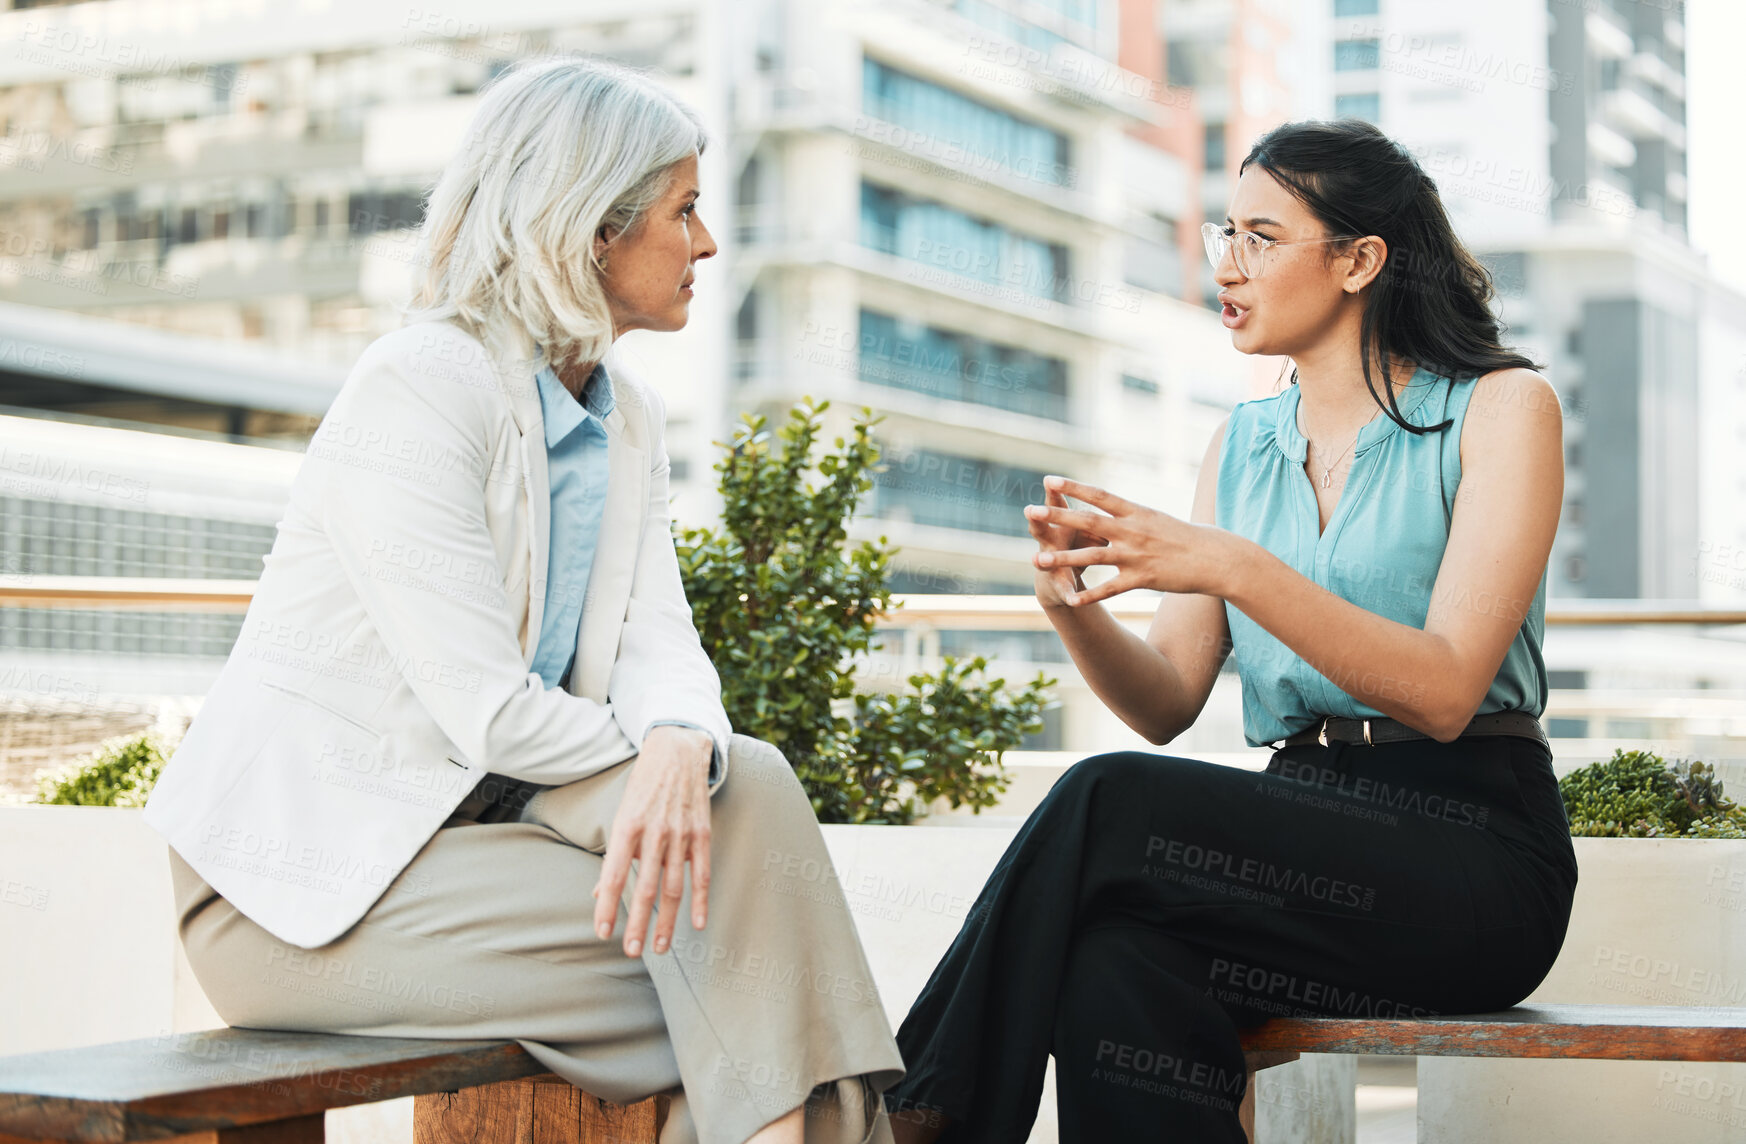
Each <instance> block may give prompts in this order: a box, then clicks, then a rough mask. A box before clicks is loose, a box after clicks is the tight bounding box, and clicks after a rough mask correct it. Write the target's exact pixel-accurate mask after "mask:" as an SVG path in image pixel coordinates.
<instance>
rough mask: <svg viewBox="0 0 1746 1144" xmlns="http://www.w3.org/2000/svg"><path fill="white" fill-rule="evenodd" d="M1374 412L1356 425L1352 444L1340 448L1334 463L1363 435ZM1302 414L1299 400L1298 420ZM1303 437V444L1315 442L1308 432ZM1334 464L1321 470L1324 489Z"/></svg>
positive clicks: (1329, 479)
mask: <svg viewBox="0 0 1746 1144" xmlns="http://www.w3.org/2000/svg"><path fill="white" fill-rule="evenodd" d="M1381 412H1382V410H1381V409H1380V408H1378V409H1377V411H1376V413H1381ZM1376 413H1372V414H1371V415H1370V420H1369V421H1366V422H1364V424H1363V425H1360V426H1358V432H1356V433H1354V434H1353V435H1352V444H1351V445H1347V446H1346V448H1345V449H1341V450H1340V456H1339V457H1335V458H1334V465H1337V464H1339V463H1340V458H1341V457H1344V456H1345V455H1346V451H1347V450H1348V449H1350V448H1352V445H1356V444H1357V443H1358V438H1360V437H1362V436H1363V435H1364V428H1365V426H1367V425H1369V424H1370V422H1371V421H1374V420H1376ZM1302 414H1303V405H1302V403H1301V402H1300V403H1299V405H1298V415H1299V420H1302ZM1300 432H1301V430H1300ZM1303 439H1304V443H1305V444H1308V445H1312V446H1313V445H1314V444H1315V442H1313V441H1311V440H1310V439H1309V434H1307V433H1305V434H1303ZM1334 465H1329V466H1328V467H1327V468H1325V469H1323V470H1322V487H1323V488H1324V489H1325V488H1328V487H1329V485H1330V483H1331V478H1332V474H1333V472H1334Z"/></svg>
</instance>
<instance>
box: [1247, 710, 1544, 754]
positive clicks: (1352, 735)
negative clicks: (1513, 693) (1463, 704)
mask: <svg viewBox="0 0 1746 1144" xmlns="http://www.w3.org/2000/svg"><path fill="white" fill-rule="evenodd" d="M1475 735H1519V736H1521V737H1522V738H1524V739H1533V740H1535V741H1537V742H1540V743H1543V744H1545V745H1546V747H1547V749H1550V748H1551V743H1549V742H1547V739H1546V731H1545V728H1543V727H1541V726H1540V720H1538V719H1536V718H1535V717H1534V716H1532V715H1530V714H1528V713H1527V712H1526V711H1495V712H1493V713H1491V714H1489V715H1475V716H1474V717H1473V719H1472V721H1471V722H1469V723H1468V724H1467V726H1466V728H1465V729H1463V730H1462V732H1461V735H1460V738H1463V739H1466V738H1469V737H1472V736H1475ZM1429 738H1431V736H1429V735H1427V734H1425V733H1424V732H1423V731H1417V730H1414V729H1413V728H1411V727H1409V726H1407V725H1406V724H1405V723H1402V722H1401V721H1400V720H1398V719H1390V718H1387V717H1386V716H1381V715H1378V716H1374V717H1372V718H1369V719H1349V718H1347V717H1345V716H1343V715H1324V716H1322V717H1321V719H1319V720H1317V721H1316V722H1315V723H1313V724H1311V725H1310V726H1308V727H1305V728H1304V729H1303V730H1301V731H1296V732H1293V733H1292V734H1291V735H1289V736H1287V737H1286V738H1285V739H1284V740H1283V742H1282V745H1283V746H1286V747H1296V746H1300V745H1302V744H1304V743H1320V744H1321V745H1322V746H1324V747H1325V746H1327V745H1328V741H1329V740H1330V739H1337V740H1339V741H1340V742H1342V743H1358V744H1367V745H1370V746H1374V745H1376V744H1377V743H1398V742H1403V741H1405V740H1408V739H1429Z"/></svg>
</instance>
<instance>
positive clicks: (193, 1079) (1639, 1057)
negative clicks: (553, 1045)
mask: <svg viewBox="0 0 1746 1144" xmlns="http://www.w3.org/2000/svg"><path fill="white" fill-rule="evenodd" d="M1243 1050H1244V1055H1245V1057H1246V1059H1247V1061H1248V1065H1249V1072H1250V1082H1251V1083H1250V1084H1249V1088H1248V1092H1247V1093H1246V1094H1245V1096H1244V1099H1243V1108H1242V1115H1243V1123H1244V1128H1245V1130H1246V1131H1247V1132H1248V1133H1249V1136H1250V1139H1251V1140H1253V1139H1254V1123H1255V1085H1254V1083H1253V1081H1254V1073H1255V1072H1257V1071H1259V1070H1261V1069H1265V1068H1271V1067H1273V1066H1275V1065H1281V1064H1285V1063H1287V1062H1289V1061H1294V1060H1296V1059H1297V1058H1298V1056H1299V1054H1301V1053H1360V1054H1367V1055H1384V1056H1453V1057H1542V1058H1545V1057H1555V1058H1565V1059H1588V1060H1626V1061H1746V1009H1696V1008H1684V1007H1675V1006H1629V1007H1622V1006H1610V1005H1531V1006H1526V1005H1525V1006H1517V1007H1516V1008H1514V1009H1508V1010H1505V1011H1504V1012H1501V1013H1482V1014H1477V1015H1469V1016H1453V1017H1432V1018H1418V1019H1403V1020H1379V1019H1376V1018H1371V1017H1307V1018H1281V1019H1278V1020H1273V1021H1269V1022H1267V1023H1266V1024H1264V1025H1259V1026H1257V1027H1255V1028H1253V1029H1249V1030H1246V1031H1245V1032H1244V1034H1243ZM402 1096H412V1097H416V1098H417V1099H416V1100H415V1102H414V1111H413V1138H414V1140H415V1141H416V1144H495V1142H499V1141H501V1142H502V1144H653V1142H654V1141H655V1139H656V1136H657V1134H658V1133H659V1132H660V1128H661V1123H662V1120H663V1115H664V1112H665V1109H664V1107H663V1105H664V1102H663V1101H661V1100H659V1099H658V1098H651V1099H649V1100H646V1101H643V1102H642V1103H640V1104H636V1105H631V1106H628V1107H626V1106H619V1105H612V1104H607V1103H606V1102H604V1101H601V1100H597V1099H596V1098H594V1097H591V1096H589V1095H588V1094H586V1093H584V1092H582V1091H581V1090H580V1089H577V1088H575V1087H574V1086H572V1085H570V1084H569V1083H568V1082H566V1081H564V1080H563V1079H562V1078H561V1077H558V1076H554V1075H553V1074H551V1073H548V1072H546V1071H545V1070H544V1068H543V1067H542V1066H541V1065H540V1064H539V1062H537V1061H536V1060H534V1059H533V1058H532V1057H530V1056H529V1055H528V1054H527V1052H526V1051H525V1050H523V1049H522V1047H521V1046H520V1045H518V1044H516V1043H515V1042H513V1041H435V1040H423V1039H411V1038H396V1037H350V1036H341V1035H335V1034H326V1033H290V1032H275V1031H269V1030H262V1029H216V1030H211V1031H208V1032H201V1033H181V1034H177V1035H175V1036H164V1037H151V1038H147V1039H145V1040H139V1041H118V1042H114V1043H112V1044H107V1045H95V1046H92V1047H90V1048H80V1049H62V1050H59V1051H57V1052H48V1053H33V1054H27V1055H24V1056H14V1057H0V1144H24V1142H26V1141H29V1142H30V1144H42V1142H44V1141H66V1142H74V1141H76V1142H79V1144H128V1142H130V1141H136V1140H138V1141H144V1140H158V1141H175V1142H176V1144H196V1142H197V1141H198V1142H199V1144H321V1142H322V1140H323V1136H324V1130H323V1117H322V1114H323V1113H324V1112H325V1111H326V1110H327V1109H330V1108H345V1107H347V1106H350V1105H354V1104H369V1103H372V1102H375V1101H378V1100H391V1099H393V1098H395V1097H402Z"/></svg>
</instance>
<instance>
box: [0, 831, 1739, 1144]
mask: <svg viewBox="0 0 1746 1144" xmlns="http://www.w3.org/2000/svg"><path fill="white" fill-rule="evenodd" d="M1015 829H1016V828H1015V827H1014V826H1012V825H1001V826H992V825H990V826H931V827H929V828H927V829H918V828H909V827H901V826H826V827H825V828H824V834H825V841H826V844H827V845H828V847H829V848H830V853H831V860H832V863H833V864H834V865H835V866H836V873H837V877H838V879H839V881H840V883H841V885H842V889H843V894H844V896H845V898H846V899H847V901H848V903H849V908H850V910H851V911H852V912H853V914H854V916H855V922H856V925H857V927H858V928H859V930H860V934H861V940H862V944H863V945H864V946H865V948H866V951H867V958H868V961H869V963H870V965H871V966H872V969H873V977H874V982H875V984H876V985H877V986H878V988H879V991H880V994H881V996H882V998H883V1000H884V1002H885V1007H886V1013H887V1015H888V1016H889V1018H890V1020H891V1022H892V1027H893V1028H894V1029H895V1028H896V1027H897V1025H898V1024H899V1023H901V1022H902V1020H903V1016H904V1014H905V1013H907V1012H908V1011H909V1008H910V1006H911V1004H913V1003H914V1001H915V998H916V996H917V995H918V994H919V993H920V992H921V990H922V987H923V986H924V985H925V984H927V979H928V976H929V975H930V974H931V973H932V972H933V968H934V965H935V964H936V963H937V962H938V961H939V958H940V957H941V955H942V954H944V953H945V951H946V947H947V946H949V945H950V944H951V942H952V938H953V937H955V936H956V935H957V933H958V930H959V927H961V926H962V925H963V923H964V918H965V916H966V914H967V913H968V912H969V909H970V905H971V903H972V902H974V901H975V899H976V896H977V894H978V893H980V892H981V889H982V885H983V883H984V882H985V881H986V880H987V878H988V874H989V872H990V871H991V870H993V868H994V864H995V862H996V861H998V860H999V858H1000V855H1001V854H1002V853H1003V852H1004V851H1005V849H1006V847H1007V844H1008V843H1009V842H1011V841H1012V837H1013V834H1014V832H1015ZM1743 865H1746V863H1743ZM0 1013H5V1014H6V1020H4V1021H0V1055H3V1054H7V1053H21V1052H34V1051H41V1050H47V1049H56V1048H66V1047H72V1046H76V1045H88V1044H97V1043H100V1042H104V1041H117V1040H127V1039H132V1038H139V1037H150V1036H154V1035H157V1034H160V1033H168V1032H185V1031H189V1030H194V1029H207V1028H215V1027H218V1026H221V1025H223V1023H224V1022H223V1021H222V1020H221V1019H220V1018H219V1016H218V1014H217V1013H215V1012H214V1011H213V1010H212V1007H211V1005H210V1004H208V1002H207V1000H206V996H205V994H204V993H203V992H201V989H200V986H199V983H198V982H197V981H195V979H194V976H193V973H192V971H191V970H190V968H189V966H188V963H187V958H186V957H185V956H184V955H183V953H182V948H181V943H180V941H178V940H177V937H176V932H175V924H174V918H173V902H172V898H171V891H170V870H169V864H168V861H167V860H166V857H165V846H164V842H163V839H162V838H160V837H159V836H158V834H157V833H156V832H155V831H153V830H152V829H151V828H150V827H148V826H146V825H145V823H144V822H142V821H141V820H140V811H138V810H124V809H107V808H95V807H61V806H23V807H0ZM1052 1067H1053V1066H1051V1069H1052ZM1260 1076H1261V1083H1260V1084H1259V1086H1258V1089H1257V1095H1258V1104H1257V1109H1256V1129H1257V1138H1258V1139H1259V1140H1260V1141H1261V1142H1263V1144H1350V1142H1351V1141H1352V1140H1353V1136H1354V1127H1353V1126H1354V1124H1355V1119H1354V1114H1353V1102H1352V1093H1353V1084H1354V1072H1353V1067H1352V1059H1351V1058H1349V1057H1339V1056H1306V1057H1304V1058H1303V1059H1302V1060H1300V1061H1297V1062H1294V1063H1292V1064H1289V1065H1282V1066H1280V1067H1279V1068H1275V1069H1269V1070H1267V1071H1266V1072H1264V1073H1262V1074H1260ZM328 1121H329V1132H330V1140H333V1141H334V1144H408V1142H409V1141H410V1140H411V1137H412V1113H411V1101H410V1100H404V1101H388V1102H384V1103H383V1104H380V1105H372V1106H363V1107H360V1108H357V1109H347V1110H344V1111H341V1112H330V1113H329V1114H328ZM1055 1139H1056V1126H1055V1098H1054V1080H1053V1074H1052V1072H1051V1075H1050V1077H1049V1078H1048V1080H1047V1081H1046V1083H1045V1086H1044V1094H1043V1107H1042V1109H1041V1110H1040V1112H1039V1115H1038V1119H1037V1125H1036V1129H1035V1131H1034V1132H1033V1133H1032V1135H1031V1140H1032V1141H1033V1142H1034V1144H1053V1142H1054V1141H1055Z"/></svg>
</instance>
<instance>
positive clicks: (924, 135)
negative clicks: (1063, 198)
mask: <svg viewBox="0 0 1746 1144" xmlns="http://www.w3.org/2000/svg"><path fill="white" fill-rule="evenodd" d="M861 78H862V93H861V96H862V110H864V111H865V112H866V113H867V114H868V115H872V116H876V117H878V118H879V119H882V120H884V121H885V122H887V123H892V124H896V125H897V126H899V127H902V128H905V129H906V130H907V131H909V132H912V133H913V134H912V135H911V136H910V137H909V143H910V144H911V145H910V146H906V147H904V149H905V150H910V151H915V152H918V153H920V154H923V155H930V156H935V157H939V158H942V159H945V158H950V159H951V160H952V161H954V162H964V160H963V159H962V158H960V156H959V153H964V154H965V155H967V156H968V164H967V165H970V166H977V167H987V166H993V167H997V168H999V169H1001V170H1003V171H1006V172H1010V173H1011V174H1014V175H1017V176H1018V177H1019V178H1022V179H1035V180H1037V181H1038V182H1043V183H1049V184H1052V185H1055V186H1071V185H1072V184H1073V181H1074V180H1073V170H1072V167H1071V165H1070V164H1069V161H1068V158H1069V152H1068V142H1067V136H1066V135H1063V134H1062V133H1061V132H1059V131H1055V130H1052V129H1051V128H1048V127H1044V126H1043V125H1042V124H1040V123H1033V122H1031V121H1030V120H1028V119H1021V118H1019V117H1018V116H1016V115H1011V114H1009V113H1007V112H1005V111H1002V110H1000V109H999V108H996V107H991V106H989V105H988V104H986V103H983V102H982V101H980V100H976V99H971V98H970V97H969V96H967V95H961V94H959V93H958V92H956V91H953V90H952V89H950V88H947V87H941V86H940V85H939V84H936V83H929V82H928V81H927V80H924V79H919V78H917V77H916V76H912V75H909V74H908V73H906V72H901V71H898V70H897V69H896V68H892V67H887V66H886V65H885V64H882V63H880V62H879V61H878V60H874V59H863V61H862V67H861ZM894 143H895V141H894ZM915 143H922V144H923V145H922V146H914V145H913V144H915ZM897 145H901V144H897Z"/></svg>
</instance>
